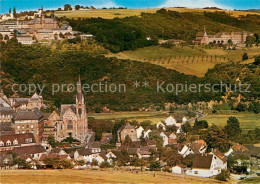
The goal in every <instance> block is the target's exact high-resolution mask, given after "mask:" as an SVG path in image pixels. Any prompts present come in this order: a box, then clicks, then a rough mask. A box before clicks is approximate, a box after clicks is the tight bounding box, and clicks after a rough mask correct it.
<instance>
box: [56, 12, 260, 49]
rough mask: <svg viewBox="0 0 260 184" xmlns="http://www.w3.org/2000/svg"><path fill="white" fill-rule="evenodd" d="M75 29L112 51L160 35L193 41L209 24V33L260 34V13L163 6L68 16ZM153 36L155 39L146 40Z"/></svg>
mask: <svg viewBox="0 0 260 184" xmlns="http://www.w3.org/2000/svg"><path fill="white" fill-rule="evenodd" d="M64 20H66V21H68V22H69V24H70V25H71V26H72V27H73V28H74V29H76V30H78V31H81V32H85V33H91V34H93V35H94V36H95V37H96V39H97V40H98V41H99V42H101V43H102V44H103V45H104V47H105V48H107V49H109V50H110V51H112V52H120V51H123V50H131V49H136V48H140V47H144V46H147V45H152V44H156V41H157V40H158V39H159V38H160V39H162V38H163V39H181V40H185V41H188V42H192V40H194V39H195V36H196V34H197V32H199V31H203V27H204V26H206V30H207V32H208V34H215V33H217V32H220V31H242V30H245V31H250V32H253V33H257V34H258V35H260V24H259V21H260V16H258V15H247V16H244V17H240V18H235V17H231V16H229V15H228V14H226V13H224V12H215V13H214V12H213V13H210V12H204V13H193V12H183V13H180V12H176V11H170V10H165V9H161V10H158V11H157V12H156V13H153V14H150V13H142V14H141V16H140V17H137V16H132V17H126V18H122V19H119V18H114V19H111V20H107V19H102V18H91V19H77V20H74V19H66V18H64V17H63V18H60V21H64ZM147 37H151V38H152V41H149V40H147V39H146V38H147Z"/></svg>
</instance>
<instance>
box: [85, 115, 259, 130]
mask: <svg viewBox="0 0 260 184" xmlns="http://www.w3.org/2000/svg"><path fill="white" fill-rule="evenodd" d="M178 113H180V112H178ZM173 114H174V113H173ZM230 116H234V117H236V118H237V119H238V120H239V122H240V126H241V128H242V129H243V131H248V130H252V129H255V128H260V123H259V119H260V114H253V113H248V112H237V111H219V113H218V114H209V115H207V116H206V117H205V118H204V120H207V121H208V123H209V125H212V124H215V125H218V126H221V127H224V126H225V125H226V124H227V120H228V118H229V117H230ZM88 117H93V118H95V119H100V120H101V119H103V120H104V119H108V120H119V119H127V120H129V121H132V120H137V121H139V122H141V121H144V120H150V121H152V122H153V124H156V123H158V122H159V121H161V120H165V119H166V118H167V117H169V113H167V112H114V113H90V114H88Z"/></svg>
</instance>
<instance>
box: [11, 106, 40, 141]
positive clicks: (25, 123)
mask: <svg viewBox="0 0 260 184" xmlns="http://www.w3.org/2000/svg"><path fill="white" fill-rule="evenodd" d="M13 128H14V132H15V134H25V133H32V134H33V135H34V137H35V140H36V143H38V144H39V143H40V142H41V141H42V135H43V130H44V121H43V114H42V113H41V112H40V111H39V110H38V109H34V110H19V111H17V113H16V114H15V115H14V122H13Z"/></svg>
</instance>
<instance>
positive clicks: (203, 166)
mask: <svg viewBox="0 0 260 184" xmlns="http://www.w3.org/2000/svg"><path fill="white" fill-rule="evenodd" d="M222 169H224V170H226V169H227V162H226V161H225V160H223V159H220V158H219V157H217V156H216V155H214V154H201V155H200V154H195V157H194V160H193V166H192V169H191V170H188V171H186V174H187V175H191V176H199V177H212V176H215V175H218V174H219V173H220V172H221V170H222Z"/></svg>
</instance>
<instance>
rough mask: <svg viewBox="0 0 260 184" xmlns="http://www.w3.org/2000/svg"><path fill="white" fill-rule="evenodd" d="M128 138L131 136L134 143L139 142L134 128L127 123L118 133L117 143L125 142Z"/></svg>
mask: <svg viewBox="0 0 260 184" xmlns="http://www.w3.org/2000/svg"><path fill="white" fill-rule="evenodd" d="M126 136H129V137H130V138H131V140H132V141H137V132H136V129H135V127H134V126H132V125H130V124H129V123H126V124H125V125H124V126H122V127H121V128H119V129H118V131H117V141H118V142H124V141H125V138H126Z"/></svg>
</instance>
